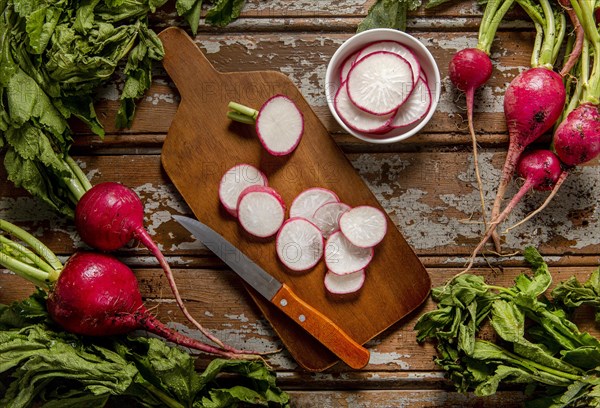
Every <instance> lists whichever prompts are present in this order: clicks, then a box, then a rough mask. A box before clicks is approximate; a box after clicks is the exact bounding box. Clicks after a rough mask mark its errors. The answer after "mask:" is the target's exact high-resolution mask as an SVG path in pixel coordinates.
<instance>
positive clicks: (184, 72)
mask: <svg viewBox="0 0 600 408" xmlns="http://www.w3.org/2000/svg"><path fill="white" fill-rule="evenodd" d="M158 37H159V38H160V40H161V41H162V43H163V46H164V48H165V56H164V58H163V61H162V62H163V66H164V67H165V69H166V71H167V74H169V76H170V77H171V79H172V80H173V82H175V86H177V89H178V90H179V93H180V94H181V97H182V98H185V97H186V95H189V96H192V95H194V94H196V95H200V96H202V95H204V94H211V93H214V92H215V91H216V90H215V89H210V87H211V86H218V84H219V81H217V78H218V76H219V75H220V74H219V72H218V71H217V70H216V69H215V68H214V67H213V66H212V64H211V63H210V61H209V60H208V59H207V58H206V56H205V55H204V53H203V52H202V51H201V50H200V48H198V46H196V44H195V43H194V41H193V40H192V38H191V37H190V36H189V35H187V33H186V32H185V31H184V30H182V29H181V28H179V27H169V28H167V29H165V30H163V31H161V32H160V34H158ZM195 79H196V80H195Z"/></svg>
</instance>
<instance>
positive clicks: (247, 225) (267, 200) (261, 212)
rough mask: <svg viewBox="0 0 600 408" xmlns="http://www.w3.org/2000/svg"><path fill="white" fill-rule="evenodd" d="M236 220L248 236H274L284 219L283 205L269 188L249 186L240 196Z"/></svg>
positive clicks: (277, 195) (278, 196) (276, 194)
mask: <svg viewBox="0 0 600 408" xmlns="http://www.w3.org/2000/svg"><path fill="white" fill-rule="evenodd" d="M237 213H238V220H239V222H240V224H241V225H242V227H243V228H244V229H245V230H246V231H247V232H248V233H250V234H252V235H254V236H255V237H259V238H267V237H270V236H272V235H274V234H275V233H276V232H277V231H279V228H281V225H282V224H283V221H284V219H285V204H284V202H283V200H282V198H281V196H280V195H279V194H278V193H277V192H276V191H275V190H273V189H272V188H271V187H265V186H250V187H247V188H246V189H245V190H244V191H242V193H241V194H240V198H239V200H238V205H237Z"/></svg>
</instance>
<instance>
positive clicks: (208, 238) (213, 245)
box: [173, 215, 282, 300]
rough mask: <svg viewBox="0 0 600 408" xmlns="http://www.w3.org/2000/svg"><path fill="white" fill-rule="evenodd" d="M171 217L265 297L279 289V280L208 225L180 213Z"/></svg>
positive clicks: (280, 284) (269, 297)
mask: <svg viewBox="0 0 600 408" xmlns="http://www.w3.org/2000/svg"><path fill="white" fill-rule="evenodd" d="M173 218H174V219H175V220H176V221H177V222H178V223H180V224H181V225H183V227H184V228H185V229H187V230H188V231H189V232H191V233H192V234H193V235H194V237H196V239H197V240H198V241H200V242H202V243H203V244H204V245H206V246H207V247H208V249H210V250H211V251H213V252H214V253H215V255H216V256H218V257H219V258H221V260H222V261H223V262H225V263H226V264H227V266H229V267H230V268H231V269H232V270H233V271H234V272H235V273H237V274H238V275H239V276H240V277H241V278H242V279H244V280H245V281H246V283H248V284H249V285H250V286H252V287H253V288H254V289H255V290H256V291H257V292H258V293H260V294H261V295H263V296H264V297H265V298H267V299H269V300H271V299H272V298H273V296H275V294H276V293H277V292H278V291H279V289H281V286H282V283H281V282H279V281H278V280H277V279H275V278H274V277H273V276H271V275H270V274H269V273H268V272H266V271H265V270H264V269H262V268H261V267H260V266H258V265H257V264H256V263H254V261H253V260H252V259H250V258H248V257H247V256H246V255H244V253H243V252H242V251H240V250H239V249H237V248H236V247H235V246H233V245H232V244H231V243H230V242H229V241H227V240H226V239H225V238H223V237H222V236H221V235H220V234H219V233H218V232H216V231H214V230H213V229H212V228H210V227H209V226H207V225H204V224H202V223H201V222H200V221H198V220H195V219H193V218H189V217H183V216H181V215H174V216H173Z"/></svg>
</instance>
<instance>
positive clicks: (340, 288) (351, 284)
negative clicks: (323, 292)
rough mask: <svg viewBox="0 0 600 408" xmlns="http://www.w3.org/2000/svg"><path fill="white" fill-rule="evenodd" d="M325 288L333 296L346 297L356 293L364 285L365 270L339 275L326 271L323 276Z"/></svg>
mask: <svg viewBox="0 0 600 408" xmlns="http://www.w3.org/2000/svg"><path fill="white" fill-rule="evenodd" d="M324 283H325V288H327V290H328V291H329V293H333V294H335V295H347V294H350V293H354V292H357V291H358V290H359V289H360V288H362V287H363V285H364V283H365V270H364V269H361V270H359V271H356V272H352V273H347V274H345V275H339V274H337V273H334V272H331V271H327V273H326V274H325V279H324Z"/></svg>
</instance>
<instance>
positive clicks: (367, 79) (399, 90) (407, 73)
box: [346, 51, 414, 115]
mask: <svg viewBox="0 0 600 408" xmlns="http://www.w3.org/2000/svg"><path fill="white" fill-rule="evenodd" d="M346 86H347V87H348V95H349V96H350V100H351V101H352V102H353V103H354V104H355V105H356V106H357V107H358V108H360V109H362V110H364V111H365V112H369V113H372V114H373V115H386V114H389V113H392V112H394V111H395V110H396V109H398V107H399V106H400V105H402V104H403V103H404V101H406V99H407V98H408V97H409V95H410V94H411V92H412V90H413V87H414V81H413V78H412V67H411V66H410V64H409V63H408V62H407V61H406V60H405V59H404V58H402V57H401V56H399V55H398V54H395V53H392V52H387V51H378V52H374V53H372V54H369V55H367V56H366V57H364V58H362V59H360V60H359V61H357V62H356V63H355V64H354V66H353V67H352V69H351V70H350V72H349V73H348V79H347V81H346Z"/></svg>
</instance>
